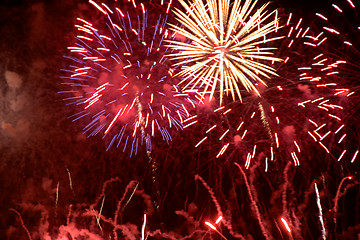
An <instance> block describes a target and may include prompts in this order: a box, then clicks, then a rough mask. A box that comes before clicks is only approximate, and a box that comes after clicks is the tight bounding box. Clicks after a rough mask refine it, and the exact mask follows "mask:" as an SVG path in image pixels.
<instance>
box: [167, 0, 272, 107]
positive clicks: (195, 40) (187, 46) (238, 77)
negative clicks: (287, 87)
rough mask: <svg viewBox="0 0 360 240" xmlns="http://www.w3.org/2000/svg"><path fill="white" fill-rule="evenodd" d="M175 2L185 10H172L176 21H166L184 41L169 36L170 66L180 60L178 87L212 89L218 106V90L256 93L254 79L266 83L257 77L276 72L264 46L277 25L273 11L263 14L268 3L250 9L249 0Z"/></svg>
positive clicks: (209, 91) (269, 49) (221, 92)
mask: <svg viewBox="0 0 360 240" xmlns="http://www.w3.org/2000/svg"><path fill="white" fill-rule="evenodd" d="M179 2H180V3H181V5H182V6H183V8H184V10H185V11H184V12H183V11H181V10H179V9H176V10H174V13H175V15H176V19H177V20H178V22H179V23H180V24H181V26H177V25H173V24H171V25H170V26H171V29H172V30H173V31H174V32H175V33H176V34H177V35H180V36H183V37H185V38H186V39H187V40H186V41H181V38H180V37H178V39H176V40H172V41H169V43H170V45H169V47H170V48H172V49H174V50H175V51H176V53H173V54H169V55H168V56H170V57H171V60H172V61H174V62H176V63H174V66H180V65H181V71H180V72H178V73H177V75H178V76H181V77H182V80H181V82H180V83H179V84H180V85H183V90H189V91H191V90H195V89H196V90H200V91H201V92H202V95H208V94H210V99H212V97H213V96H214V94H215V93H218V94H217V95H219V97H220V105H221V104H222V101H223V95H224V94H226V95H229V94H231V96H232V98H233V99H234V100H235V99H236V96H237V98H239V99H241V91H242V89H245V90H246V91H256V92H257V89H256V87H255V83H257V82H261V83H263V84H266V83H265V81H264V80H263V78H267V79H270V76H273V75H277V74H276V72H275V70H274V68H273V67H272V66H270V65H269V64H267V63H269V62H272V61H278V60H279V59H278V58H276V57H274V56H272V55H273V53H272V50H274V48H273V47H271V46H270V47H269V46H268V45H267V44H268V43H269V42H272V41H274V40H276V39H278V38H279V37H276V36H275V37H270V38H268V37H267V36H268V35H269V34H270V33H272V32H274V31H275V30H276V29H277V28H278V25H277V22H276V17H275V18H274V19H272V16H273V15H274V14H273V13H267V10H266V8H267V5H268V4H265V5H263V6H262V7H260V8H259V9H257V10H255V8H256V3H257V1H253V0H246V1H244V2H243V1H240V0H236V1H234V2H231V3H230V1H229V0H224V1H222V0H219V1H217V0H206V1H205V2H204V1H203V0H194V1H193V2H191V3H190V4H189V3H186V2H185V1H183V0H180V1H179ZM271 19H272V20H271ZM257 93H258V94H259V92H257Z"/></svg>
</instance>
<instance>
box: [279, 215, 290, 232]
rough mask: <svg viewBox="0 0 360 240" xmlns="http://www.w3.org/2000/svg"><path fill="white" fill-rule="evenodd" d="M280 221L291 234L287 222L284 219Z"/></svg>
mask: <svg viewBox="0 0 360 240" xmlns="http://www.w3.org/2000/svg"><path fill="white" fill-rule="evenodd" d="M280 220H281V222H282V223H283V224H284V226H285V228H286V230H287V231H288V232H289V233H291V229H290V227H289V224H288V223H287V222H286V220H285V218H283V217H282V218H280Z"/></svg>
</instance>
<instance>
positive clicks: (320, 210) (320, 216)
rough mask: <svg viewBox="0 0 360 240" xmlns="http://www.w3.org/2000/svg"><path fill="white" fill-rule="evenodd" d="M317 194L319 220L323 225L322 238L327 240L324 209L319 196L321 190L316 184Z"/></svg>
mask: <svg viewBox="0 0 360 240" xmlns="http://www.w3.org/2000/svg"><path fill="white" fill-rule="evenodd" d="M315 193H316V204H317V206H318V208H319V219H320V223H321V236H322V239H326V230H325V224H324V218H323V213H322V208H321V202H320V195H319V190H318V187H317V184H316V183H315Z"/></svg>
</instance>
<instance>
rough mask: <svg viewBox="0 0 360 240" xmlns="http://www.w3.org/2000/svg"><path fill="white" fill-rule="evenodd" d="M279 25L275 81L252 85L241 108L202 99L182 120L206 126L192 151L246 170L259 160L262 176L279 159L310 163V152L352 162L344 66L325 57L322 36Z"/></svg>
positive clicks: (285, 22)
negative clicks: (195, 112)
mask: <svg viewBox="0 0 360 240" xmlns="http://www.w3.org/2000/svg"><path fill="white" fill-rule="evenodd" d="M279 21H280V24H279V26H283V27H280V28H279V29H278V30H277V33H276V34H280V35H282V36H285V38H284V39H283V40H282V41H281V44H280V45H279V46H277V47H278V51H277V55H276V57H278V58H282V59H283V62H281V63H274V68H275V69H276V71H277V74H278V75H279V77H273V78H272V79H271V81H268V82H267V86H264V85H263V84H257V85H256V87H257V91H258V92H259V93H260V97H259V96H257V95H256V94H255V93H253V94H247V95H246V97H244V98H243V102H242V103H240V102H235V103H228V104H227V105H225V106H223V107H220V108H218V107H216V106H215V107H214V106H212V104H211V103H208V102H206V101H205V100H204V102H205V104H204V105H203V106H201V107H200V108H201V109H200V111H199V112H198V115H197V116H194V117H192V118H189V119H187V120H186V126H185V127H190V126H191V125H193V124H197V126H199V125H204V126H206V127H205V128H203V129H204V130H203V131H204V136H203V138H202V139H200V140H199V141H198V142H197V144H196V145H195V147H196V148H203V149H204V148H206V146H204V145H205V144H206V143H208V144H210V146H211V148H212V149H216V150H215V151H214V152H213V155H212V157H214V158H221V157H222V156H223V155H225V156H224V159H225V161H226V160H227V159H231V158H229V157H230V156H232V157H235V158H236V157H237V156H240V157H239V158H241V159H242V160H243V162H244V165H245V167H246V168H249V166H250V165H251V164H252V163H253V162H254V161H257V162H258V161H261V162H262V164H263V166H264V169H265V171H268V169H269V164H270V163H271V162H274V161H276V160H280V159H281V160H282V161H292V162H293V164H294V165H295V166H299V165H301V164H302V162H303V160H305V159H307V160H308V161H311V158H312V155H313V153H314V152H315V151H316V152H319V154H320V153H325V154H329V155H330V156H332V158H334V159H336V160H337V161H341V160H342V159H344V158H345V157H347V158H350V161H351V162H354V161H355V158H356V155H357V152H356V151H355V152H354V151H353V150H348V149H346V147H345V146H346V141H347V140H346V138H347V133H346V131H347V128H346V125H345V122H344V121H343V120H342V118H343V115H344V113H343V111H344V108H346V106H347V104H348V102H349V101H350V100H349V97H350V96H351V95H353V93H354V92H352V91H351V90H350V89H348V88H344V87H342V86H341V82H343V80H342V76H341V71H342V70H343V69H344V68H345V66H347V63H346V62H345V61H343V60H341V59H340V58H334V57H333V56H329V54H328V52H327V38H326V36H324V33H323V32H320V33H314V32H313V31H312V30H310V28H308V27H305V26H304V23H303V22H302V19H299V20H295V19H294V17H293V16H292V14H290V15H288V16H286V17H282V18H281V19H280V20H279ZM244 96H245V94H244ZM204 109H205V111H204ZM309 164H310V163H309Z"/></svg>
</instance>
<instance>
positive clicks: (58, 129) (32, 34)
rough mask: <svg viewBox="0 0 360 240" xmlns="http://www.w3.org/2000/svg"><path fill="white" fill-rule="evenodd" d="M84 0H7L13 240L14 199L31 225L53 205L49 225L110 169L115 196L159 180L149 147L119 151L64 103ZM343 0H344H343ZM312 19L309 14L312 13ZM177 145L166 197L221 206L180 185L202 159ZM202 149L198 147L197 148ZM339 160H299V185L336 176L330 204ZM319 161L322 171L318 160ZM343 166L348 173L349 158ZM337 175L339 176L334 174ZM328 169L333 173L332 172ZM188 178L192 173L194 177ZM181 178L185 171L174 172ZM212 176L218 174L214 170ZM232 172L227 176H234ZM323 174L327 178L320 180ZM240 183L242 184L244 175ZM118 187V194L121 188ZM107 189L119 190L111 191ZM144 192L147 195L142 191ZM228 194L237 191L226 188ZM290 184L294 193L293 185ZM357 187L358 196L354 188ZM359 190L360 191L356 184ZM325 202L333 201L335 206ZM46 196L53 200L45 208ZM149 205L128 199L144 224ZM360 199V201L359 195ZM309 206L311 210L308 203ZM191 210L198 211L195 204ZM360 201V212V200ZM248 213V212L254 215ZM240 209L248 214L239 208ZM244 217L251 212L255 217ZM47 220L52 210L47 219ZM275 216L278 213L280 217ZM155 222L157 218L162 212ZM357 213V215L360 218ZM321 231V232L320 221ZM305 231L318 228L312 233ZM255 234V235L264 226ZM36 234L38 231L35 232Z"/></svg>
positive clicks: (3, 169) (4, 184)
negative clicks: (65, 71) (65, 73)
mask: <svg viewBox="0 0 360 240" xmlns="http://www.w3.org/2000/svg"><path fill="white" fill-rule="evenodd" d="M278 1H279V2H280V3H281V5H282V6H284V8H285V9H286V10H287V12H290V11H291V12H292V11H295V12H299V13H301V14H302V15H301V16H311V17H312V16H313V14H314V13H315V12H316V11H318V10H322V11H326V9H327V8H329V7H330V1H328V0H312V1H311V0H296V1H293V0H278ZM79 2H81V3H85V5H88V4H87V2H88V1H86V0H81V1H75V0H29V1H26V0H0V33H1V34H2V36H1V38H0V74H1V75H0V110H1V115H0V124H1V125H0V127H1V128H0V193H1V194H0V195H1V196H0V216H2V215H4V217H0V239H6V236H12V238H8V239H10V240H19V239H27V237H26V234H24V231H23V229H22V227H21V225H20V224H19V221H18V218H17V217H16V214H14V212H9V211H8V209H9V208H14V209H17V210H18V211H19V212H21V214H22V215H23V218H24V222H25V225H27V226H28V227H29V230H30V231H34V232H36V231H38V230H39V228H40V227H39V226H37V225H36V224H40V220H39V219H40V215H41V213H45V212H46V214H48V215H46V216H48V217H49V219H50V220H49V222H51V224H52V225H51V226H50V227H49V228H51V227H54V226H59V225H61V224H64V222H66V221H65V219H66V215H67V211H68V207H69V204H70V203H73V204H74V205H75V204H76V203H86V204H89V203H90V202H93V200H94V199H95V197H97V196H98V195H99V193H100V192H101V188H102V184H103V183H104V182H105V181H106V180H108V179H109V178H111V177H118V176H119V177H121V178H122V179H123V182H122V183H121V184H120V183H119V184H118V185H115V187H114V189H116V190H114V192H116V193H117V194H118V195H116V196H115V197H114V196H109V197H108V196H107V199H110V200H113V201H114V202H115V201H116V199H117V198H120V197H121V196H122V193H123V192H122V191H123V189H124V188H125V186H126V184H127V183H128V182H127V181H128V180H133V178H134V176H133V175H136V177H138V178H140V177H142V174H143V175H145V177H147V181H148V182H150V184H148V186H146V183H145V184H143V185H142V186H140V188H141V190H142V191H143V194H144V195H146V194H145V193H149V195H151V193H152V191H153V190H149V189H151V187H149V185H150V186H151V180H149V179H150V176H151V174H150V173H149V172H150V170H149V168H148V169H145V168H144V166H148V164H147V162H146V160H147V158H146V157H144V159H145V160H144V159H142V161H136V159H134V158H132V159H129V158H128V155H127V154H121V153H120V154H119V153H118V152H116V151H109V152H106V151H105V149H106V146H105V144H104V143H103V142H102V139H101V137H97V138H96V137H95V138H90V139H88V138H86V137H85V136H84V135H83V134H82V133H81V129H80V128H79V126H77V125H76V124H74V123H73V122H71V121H70V120H69V119H67V116H69V115H70V111H69V109H68V108H66V107H65V106H64V103H63V102H62V99H61V97H60V96H59V94H57V92H58V91H59V82H60V80H59V68H60V67H61V66H62V65H63V61H64V60H63V57H62V56H63V55H64V52H65V48H66V46H67V44H68V42H70V41H71V39H72V37H73V34H72V33H71V32H72V31H73V30H72V28H73V26H72V25H73V18H74V15H75V14H76V11H79V12H80V10H79V9H84V6H85V5H81V4H77V3H79ZM342 2H345V0H342ZM324 6H325V7H324ZM74 9H77V10H74ZM85 9H86V8H85ZM308 19H311V18H310V17H309V18H308ZM309 21H310V20H309ZM9 79H10V80H11V81H10V80H9ZM179 135H180V134H179ZM179 139H180V140H179ZM191 140H193V139H190V141H189V139H182V138H178V140H177V142H176V144H184V145H186V144H188V145H189V146H188V147H193V144H192V142H191ZM184 142H185V143H184ZM190 145H191V146H190ZM171 147H172V150H173V151H174V154H170V153H168V149H167V147H165V148H166V150H164V153H161V154H159V155H161V156H166V164H165V165H164V167H163V169H160V170H161V171H162V172H161V173H163V175H162V176H160V177H163V178H165V180H163V181H162V184H163V185H162V186H161V187H163V190H164V191H162V194H164V195H166V197H167V199H171V201H168V203H166V204H168V205H167V206H170V207H172V208H171V209H176V210H180V209H182V208H183V207H184V206H185V205H186V204H189V205H190V203H189V202H188V201H191V199H192V198H195V197H194V196H193V195H195V196H198V195H200V197H199V199H200V200H201V201H200V202H201V203H203V204H204V205H203V206H201V204H198V205H199V206H196V205H195V204H194V205H195V207H194V209H195V210H193V211H194V212H196V208H197V207H199V208H201V207H204V206H205V207H204V209H206V211H205V212H206V213H208V212H211V211H212V210H213V209H212V207H213V205H212V203H211V199H210V198H207V200H205V201H202V200H203V199H201V197H203V198H204V196H206V197H208V192H207V191H205V190H204V188H203V187H202V185H196V188H199V189H200V191H199V189H197V190H196V191H199V192H196V193H189V195H186V196H184V195H183V194H179V193H184V192H186V191H188V190H189V189H190V190H194V189H193V188H195V187H194V186H195V184H194V183H193V175H194V174H193V172H191V171H192V170H186V169H187V166H186V164H188V165H189V166H195V165H197V163H194V162H190V161H189V160H188V159H189V158H185V157H193V156H192V153H191V152H188V151H187V150H184V149H185V147H184V149H181V148H180V150H177V149H176V145H175V143H173V144H172V145H171ZM181 147H183V145H181ZM186 149H187V148H186ZM201 154H204V153H201ZM201 154H199V158H200V156H201ZM178 156H182V159H181V160H184V163H182V162H181V161H180V160H179V159H180V157H178ZM184 156H185V157H184ZM137 159H138V160H139V159H140V160H141V156H138V157H137ZM200 160H201V161H199V163H198V164H199V166H201V167H203V172H202V173H204V175H209V176H211V177H212V176H213V175H215V174H213V172H211V171H212V170H214V169H217V167H216V165H215V167H214V166H213V165H212V166H211V167H206V163H207V161H208V159H200ZM186 161H187V162H186ZM196 167H197V166H196ZM331 167H332V168H331V169H330V170H329V171H328V172H325V173H324V174H322V175H321V177H320V176H317V177H318V178H316V179H315V178H314V179H312V178H311V177H309V176H310V173H309V172H310V171H307V170H313V169H311V168H309V169H306V170H303V168H301V167H300V168H299V172H298V173H297V174H298V176H297V178H294V179H300V178H303V177H304V181H299V182H296V184H298V185H301V184H302V182H306V183H308V184H311V183H312V181H318V180H319V179H320V180H321V181H323V182H324V183H325V182H326V181H329V182H330V183H329V185H331V187H329V188H326V189H325V187H322V188H321V194H322V197H323V198H324V199H325V201H327V202H325V205H326V204H327V205H331V204H332V198H333V197H334V192H336V186H337V185H336V184H338V182H339V180H341V179H342V177H344V176H343V175H342V174H343V172H341V174H338V175H336V174H337V173H338V171H340V170H339V169H338V168H339V166H338V165H336V166H335V167H334V166H331ZM135 168H138V169H135ZM142 168H143V169H142ZM212 168H214V169H212ZM134 169H135V170H134ZM144 169H145V170H144ZM334 169H335V170H334ZM315 170H316V171H317V169H315ZM182 171H183V172H186V173H187V174H188V175H187V176H188V178H185V177H183V176H182V175H181V173H182ZM224 171H226V169H224ZM344 172H345V173H346V165H345V171H344ZM69 173H71V178H72V181H73V182H72V184H73V187H74V189H70V187H69V175H68V174H69ZM146 174H147V175H146ZM276 174H279V177H274V179H276V181H274V182H275V184H274V185H276V187H279V186H280V184H279V182H280V181H282V180H283V179H282V176H283V169H280V170H279V169H275V170H273V172H272V173H271V177H273V176H274V175H276ZM307 174H308V175H307ZM159 175H160V174H159ZM260 175H261V177H259V179H260V180H261V181H259V182H257V183H256V184H255V185H254V186H256V187H260V189H265V192H266V191H269V193H267V194H268V195H269V196H270V195H271V194H272V193H270V192H273V194H274V199H276V201H279V202H280V201H281V199H280V198H276V197H279V196H280V195H281V189H280V188H278V189H272V186H270V187H269V186H268V185H267V184H269V182H270V181H268V179H267V177H266V176H267V175H265V174H264V173H263V172H261V174H260ZM331 175H334V176H336V177H333V178H331ZM139 176H140V177H139ZM323 176H325V177H326V179H327V180H326V181H325V180H324V179H325V177H324V178H323ZM145 177H144V178H145ZM211 177H209V178H211ZM230 177H231V178H230V179H228V177H224V179H225V180H227V181H230V182H235V181H237V182H241V180H239V179H241V177H240V178H239V174H237V175H236V176H230ZM190 178H191V180H189V179H190ZM173 179H177V180H179V179H180V180H179V181H178V182H175V181H173ZM211 179H215V177H214V178H211ZM328 179H330V180H328ZM225 180H224V182H225V183H224V185H226V184H227V182H226V181H225ZM253 180H254V179H253ZM256 180H257V179H255V181H256ZM291 180H293V179H291ZM320 180H319V182H320V183H321V181H320ZM185 183H186V184H185ZM217 183H218V182H217V181H215V180H214V181H212V182H209V185H211V186H214V187H215V190H219V189H220V188H221V186H218V185H216V184H217ZM326 183H327V182H326ZM57 184H59V185H60V188H59V189H60V191H59V192H60V198H59V203H58V204H59V205H58V206H57V207H58V209H55V192H56V187H57ZM277 184H278V185H277ZM327 184H328V183H327ZM169 186H171V187H172V189H171V190H169V188H170V187H169ZM189 186H190V187H189ZM241 186H244V184H243V183H242V182H241ZM176 187H178V188H176ZM119 189H120V190H119ZM308 189H311V191H312V188H311V186H310V185H309V186H306V187H305V186H302V188H301V189H300V190H299V191H300V192H301V193H304V195H301V197H300V198H301V200H303V199H302V198H303V197H304V196H305V193H306V194H307V191H308ZM190 190H189V191H190ZM238 191H239V192H238V193H235V191H234V194H239V196H245V197H244V198H243V197H239V201H240V200H241V201H240V202H241V203H240V204H239V206H240V207H239V208H241V209H243V208H244V209H248V210H247V212H245V213H246V214H248V215H249V216H251V215H252V213H251V212H250V210H249V209H250V207H249V206H250V204H249V202H247V201H248V200H247V199H248V196H247V191H246V189H245V188H244V187H243V188H241V187H240V188H239V189H238ZM309 191H310V190H309ZM114 192H113V195H115V193H114ZM194 192H195V190H194ZM329 192H330V193H329ZM108 193H109V195H111V194H110V193H111V192H108ZM138 194H139V196H142V195H141V192H140V193H138ZM221 194H224V196H226V197H224V199H223V200H224V201H223V202H222V204H224V203H225V202H226V201H227V200H228V198H234V199H236V198H237V197H236V196H233V195H232V194H233V193H230V191H229V192H224V193H221ZM228 194H229V195H231V196H230V197H228ZM259 194H260V195H261V194H262V192H261V191H259ZM292 194H293V195H292V197H293V199H294V198H295V197H294V196H295V193H292ZM353 195H354V196H355V195H356V194H353ZM139 196H138V197H137V198H136V197H135V203H138V202H140V203H142V200H141V198H140V197H139ZM309 196H311V197H312V198H311V201H312V202H310V204H313V205H314V206H315V202H314V201H313V200H314V193H313V192H312V193H309V195H306V197H309ZM356 196H357V197H358V198H359V194H358V193H357V195H356ZM164 198H165V197H164ZM185 198H186V199H185ZM139 199H140V200H139ZM189 199H190V200H189ZM234 199H232V200H234ZM274 199H272V201H273V200H274ZM110 200H109V201H110ZM261 200H262V199H261ZM352 200H354V199H352ZM136 201H137V202H136ZM181 201H183V202H181ZM194 201H195V200H194ZM289 201H290V200H289ZM184 202H185V203H184ZM260 202H262V204H263V206H261V207H263V208H265V207H266V206H267V204H268V205H271V204H274V202H271V203H268V202H266V201H265V200H264V201H260ZM350 202H351V201H350ZM107 203H108V202H107ZM131 203H132V202H131ZM296 203H297V202H296V200H294V204H296ZM351 203H353V202H351ZM130 205H131V204H130ZM275 205H276V204H274V206H273V208H272V209H271V211H270V210H269V212H267V214H269V215H268V216H267V217H269V216H270V214H274V213H275V214H277V213H278V212H281V210H279V209H280V208H281V207H278V208H279V209H277V207H276V206H275ZM327 205H326V207H327V208H328V209H329V207H328V206H327ZM44 206H45V207H47V208H48V209H45V210H44ZM75 206H76V205H75ZM110 206H111V204H110V202H109V203H108V207H109V208H110V209H111V207H110ZM141 206H142V207H139V208H137V207H138V206H137V205H135V204H134V205H133V206H130V208H131V207H132V208H131V209H133V210H134V212H136V214H135V217H134V216H130V215H134V214H133V213H134V212H127V213H126V214H124V218H125V219H126V218H127V217H128V218H129V219H131V220H133V221H132V223H134V224H135V223H136V225H137V226H140V225H141V217H142V212H141V211H140V210H142V209H144V206H143V205H141ZM209 206H211V207H209ZM225 206H226V205H225ZM314 206H313V207H310V211H311V210H313V209H316V208H314ZM349 206H351V207H352V206H353V205H352V204H349ZM356 206H357V207H358V205H356ZM342 207H344V206H342ZM139 209H140V210H139ZM136 210H138V211H136ZM301 210H303V209H301ZM306 210H307V211H308V212H309V209H306ZM355 210H356V209H355ZM111 211H112V212H111V213H113V212H114V211H113V209H111ZM188 211H189V212H191V211H190V210H188ZM357 211H358V212H360V210H359V209H357ZM350 212H353V213H355V211H353V209H351V210H349V211H348V214H349V213H350ZM242 213H243V212H242ZM57 214H58V215H57ZM171 214H173V213H169V214H168V215H167V217H169V216H170V217H174V216H173V215H171ZM246 214H241V215H243V216H244V215H245V216H246ZM307 214H309V213H307ZM327 214H328V215H327V216H328V219H332V217H331V213H328V212H327ZM165 215H166V214H165ZM194 215H195V214H194ZM202 215H203V213H202V212H200V213H197V215H196V217H199V216H202ZM309 215H311V217H310V218H309V219H310V220H309V222H310V224H313V225H314V226H316V224H317V214H312V212H311V213H310V214H309ZM312 215H313V216H312ZM59 216H60V217H59ZM129 216H130V217H129ZM170 217H169V218H170ZM236 217H239V218H240V217H241V216H236ZM249 218H250V219H251V220H250V221H249V222H248V223H246V222H240V223H238V224H239V225H241V224H242V225H243V226H246V224H249V223H250V224H251V226H249V228H250V229H252V230H254V229H255V230H259V229H257V221H256V220H254V218H252V217H249ZM134 219H135V220H134ZM170 219H172V221H175V220H173V219H174V218H170ZM245 219H246V220H248V219H247V218H245ZM269 219H271V218H270V217H269V218H268V220H269ZM46 221H48V220H47V219H46ZM269 221H272V219H271V220H269ZM129 222H130V221H129ZM153 222H156V221H155V220H154V221H153ZM169 222H171V221H169ZM356 223H357V224H358V223H359V221H357V222H356ZM173 224H174V223H172V224H169V225H173ZM252 225H254V226H255V227H253V226H252ZM351 225H352V223H349V224H344V226H343V228H344V229H341V230H343V231H345V230H347V229H345V228H346V227H347V226H351ZM189 228H190V227H189ZM330 228H331V225H330ZM4 229H6V230H7V232H6V233H5V231H3V230H4ZM54 229H55V230H52V229H50V230H49V231H53V232H55V231H56V228H55V227H54ZM243 229H246V228H243ZM176 230H177V231H179V232H181V231H185V227H184V229H180V227H179V228H178V229H176ZM249 231H251V230H249ZM276 231H277V230H276ZM304 231H306V230H304ZM316 231H317V234H319V232H318V228H317V230H316ZM349 231H350V230H349ZM351 231H352V230H351ZM351 231H350V232H351ZM355 231H356V229H355ZM249 234H250V233H249ZM307 234H309V236H310V235H311V233H307ZM255 236H257V235H256V233H255ZM33 239H37V238H36V237H34V238H33ZM229 239H231V238H229ZM279 239H280V238H279Z"/></svg>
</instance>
